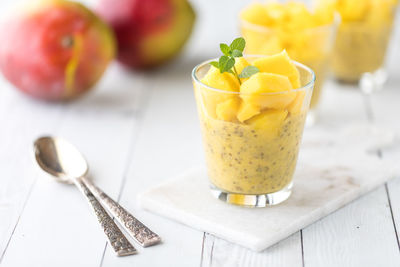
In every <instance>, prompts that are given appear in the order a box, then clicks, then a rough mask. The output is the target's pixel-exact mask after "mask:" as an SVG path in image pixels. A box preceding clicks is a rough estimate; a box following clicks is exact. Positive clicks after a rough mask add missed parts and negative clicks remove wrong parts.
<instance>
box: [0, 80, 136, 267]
mask: <svg viewBox="0 0 400 267" xmlns="http://www.w3.org/2000/svg"><path fill="white" fill-rule="evenodd" d="M125 75H126V74H120V75H119V76H114V79H115V80H124V79H125V82H123V84H126V85H128V87H127V86H126V87H125V88H124V90H132V92H135V93H128V94H127V93H126V92H123V90H119V91H118V90H115V91H112V93H114V94H123V95H124V97H125V98H126V99H127V100H130V102H126V103H127V104H126V105H125V107H126V109H127V110H132V111H133V110H137V109H138V107H135V103H137V102H136V101H139V102H140V100H137V99H136V98H137V97H138V96H140V91H141V90H142V89H143V87H144V83H143V80H142V79H140V78H138V77H136V82H137V84H139V85H140V86H139V87H138V88H130V86H129V85H130V84H129V83H127V80H128V81H131V80H132V76H131V75H128V76H126V77H125ZM124 77H125V78H124ZM114 79H110V81H112V80H114ZM126 79H127V80H126ZM110 85H113V84H108V85H107V82H105V83H102V85H101V86H104V87H105V88H106V89H104V90H113V88H111V87H110ZM101 92H102V90H99V92H94V93H93V95H92V96H88V98H87V99H84V100H82V101H83V102H77V103H74V104H68V105H66V106H64V107H63V109H64V110H65V111H66V114H65V118H64V120H63V121H62V125H61V127H60V128H59V129H58V130H57V131H55V130H52V131H50V132H49V133H50V134H51V133H53V134H54V133H57V134H58V135H61V136H64V137H66V138H67V139H69V140H70V141H72V142H73V143H75V144H76V145H77V146H78V147H79V149H80V150H81V151H82V152H83V153H84V154H85V155H86V157H87V159H88V161H89V163H90V168H91V174H92V176H93V177H94V179H95V181H96V183H97V184H98V185H99V186H100V187H102V188H104V190H105V191H106V192H107V193H109V194H110V196H112V197H114V198H117V197H118V193H119V191H120V186H121V183H122V180H123V177H124V174H125V171H126V166H127V159H128V155H129V153H130V149H131V148H132V146H131V144H132V142H133V140H134V138H135V135H134V130H135V122H136V118H135V116H134V114H135V113H133V112H128V114H126V113H121V112H115V110H117V111H118V109H120V107H121V105H119V102H111V103H101V104H100V105H99V102H97V98H96V94H97V93H99V94H101ZM80 103H81V104H80ZM82 103H83V104H82ZM129 103H130V104H129ZM104 104H106V105H107V108H103V107H104ZM79 105H82V106H79ZM46 107H48V108H49V109H51V106H46ZM44 118H46V116H45V114H41V119H42V120H43V119H44ZM37 134H38V133H36V135H37ZM32 139H33V138H29V139H28V141H29V142H32ZM22 149H23V150H28V149H31V146H29V147H28V146H27V147H25V148H22ZM22 149H19V150H17V151H21V150H22ZM32 163H33V162H32V161H31V159H30V160H29V161H27V163H26V166H32ZM10 173H11V172H10ZM31 174H32V172H31ZM38 176H39V178H38V179H37V181H36V184H35V186H34V187H33V190H32V193H31V196H30V199H29V201H28V203H27V205H26V207H25V210H24V213H23V215H22V216H21V217H20V219H19V223H18V225H17V227H16V229H15V231H14V233H13V238H12V240H11V242H10V243H9V245H8V248H7V250H6V252H5V257H4V259H3V262H2V264H3V265H4V266H53V265H55V264H57V265H58V266H63V265H61V264H64V266H70V265H77V266H98V265H99V264H100V260H101V256H102V254H103V251H104V247H105V244H106V242H105V239H104V234H103V233H102V230H101V228H100V227H99V226H98V225H97V221H96V219H95V216H94V215H93V214H91V213H92V211H91V210H90V208H89V206H88V205H87V204H86V203H85V200H84V198H83V197H82V196H80V193H79V192H78V191H77V190H75V189H74V188H73V187H70V186H66V185H63V184H58V183H57V182H55V181H53V180H51V179H50V178H48V179H46V178H44V177H43V175H38ZM21 251H24V255H25V256H24V257H21V255H20V253H21ZM44 251H45V252H46V253H43V252H44ZM81 264H83V265H81Z"/></svg>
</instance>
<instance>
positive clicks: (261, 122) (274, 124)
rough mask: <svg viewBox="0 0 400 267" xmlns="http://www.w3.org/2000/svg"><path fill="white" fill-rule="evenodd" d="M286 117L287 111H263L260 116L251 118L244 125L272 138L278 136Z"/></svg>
mask: <svg viewBox="0 0 400 267" xmlns="http://www.w3.org/2000/svg"><path fill="white" fill-rule="evenodd" d="M287 115H288V111H287V110H273V109H272V110H267V111H263V112H262V113H261V114H260V115H257V116H255V117H253V118H251V119H250V120H248V121H247V122H246V123H247V124H248V125H250V126H252V127H254V129H256V130H258V132H259V133H261V134H263V135H265V136H267V137H271V138H273V137H277V136H279V131H280V129H281V127H282V124H283V122H284V121H285V119H286V117H287Z"/></svg>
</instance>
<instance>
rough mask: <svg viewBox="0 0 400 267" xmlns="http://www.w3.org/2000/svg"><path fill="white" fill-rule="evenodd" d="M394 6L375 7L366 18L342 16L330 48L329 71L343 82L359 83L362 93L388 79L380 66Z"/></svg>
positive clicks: (384, 52)
mask: <svg viewBox="0 0 400 267" xmlns="http://www.w3.org/2000/svg"><path fill="white" fill-rule="evenodd" d="M395 14H396V7H395V6H392V7H386V8H380V9H379V8H377V9H374V10H371V11H370V12H368V18H363V19H359V20H355V19H354V18H353V19H352V20H348V19H347V18H346V16H345V15H342V17H343V18H342V22H341V23H340V25H339V28H338V32H337V37H336V41H335V45H334V49H333V56H332V71H333V73H334V75H335V78H336V79H337V80H338V81H340V82H344V83H358V82H360V86H361V89H362V90H363V91H364V92H365V93H371V92H372V91H374V90H377V89H380V88H381V87H382V85H383V84H384V83H385V81H386V79H387V74H386V72H385V70H384V69H383V65H384V62H385V55H386V50H387V48H388V44H389V41H390V37H391V33H392V27H393V22H394V19H395Z"/></svg>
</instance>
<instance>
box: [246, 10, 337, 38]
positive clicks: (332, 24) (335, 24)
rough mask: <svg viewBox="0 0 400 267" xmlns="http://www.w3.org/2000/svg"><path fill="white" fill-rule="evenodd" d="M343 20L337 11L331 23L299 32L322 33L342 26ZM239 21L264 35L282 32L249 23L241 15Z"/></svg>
mask: <svg viewBox="0 0 400 267" xmlns="http://www.w3.org/2000/svg"><path fill="white" fill-rule="evenodd" d="M341 20H342V19H341V16H340V14H339V13H338V12H337V11H335V12H334V15H333V20H332V22H331V23H328V24H322V25H318V26H314V27H309V28H304V29H299V31H304V32H313V31H322V30H325V29H329V28H331V27H334V28H336V27H337V26H338V25H339V24H340V22H341ZM239 21H240V23H241V25H244V26H247V27H248V28H249V29H251V30H256V31H260V32H264V33H265V32H274V31H280V30H279V29H277V28H275V27H268V26H263V25H259V24H255V23H252V22H249V21H247V20H245V19H243V18H242V16H241V15H239ZM296 31H297V30H296Z"/></svg>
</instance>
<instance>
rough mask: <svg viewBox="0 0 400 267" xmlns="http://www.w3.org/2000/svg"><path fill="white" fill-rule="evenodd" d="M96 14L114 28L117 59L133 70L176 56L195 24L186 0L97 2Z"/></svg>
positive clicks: (193, 14)
mask: <svg viewBox="0 0 400 267" xmlns="http://www.w3.org/2000/svg"><path fill="white" fill-rule="evenodd" d="M97 11H98V13H99V14H100V15H101V16H102V17H103V18H104V19H105V20H106V21H107V22H108V23H109V24H111V25H112V27H113V28H114V31H115V33H116V36H117V41H118V60H119V61H120V62H121V63H122V64H123V65H125V66H127V67H129V68H135V69H144V68H151V67H155V66H158V65H160V64H162V63H164V62H166V61H168V60H169V59H171V58H173V57H174V56H176V54H178V53H179V52H180V50H181V49H182V47H183V45H184V44H185V43H186V41H187V39H188V38H189V36H190V34H191V32H192V28H193V25H194V21H195V13H194V11H193V9H192V7H191V5H190V4H189V3H188V2H187V0H118V1H115V0H101V1H100V3H99V6H98V8H97Z"/></svg>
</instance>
